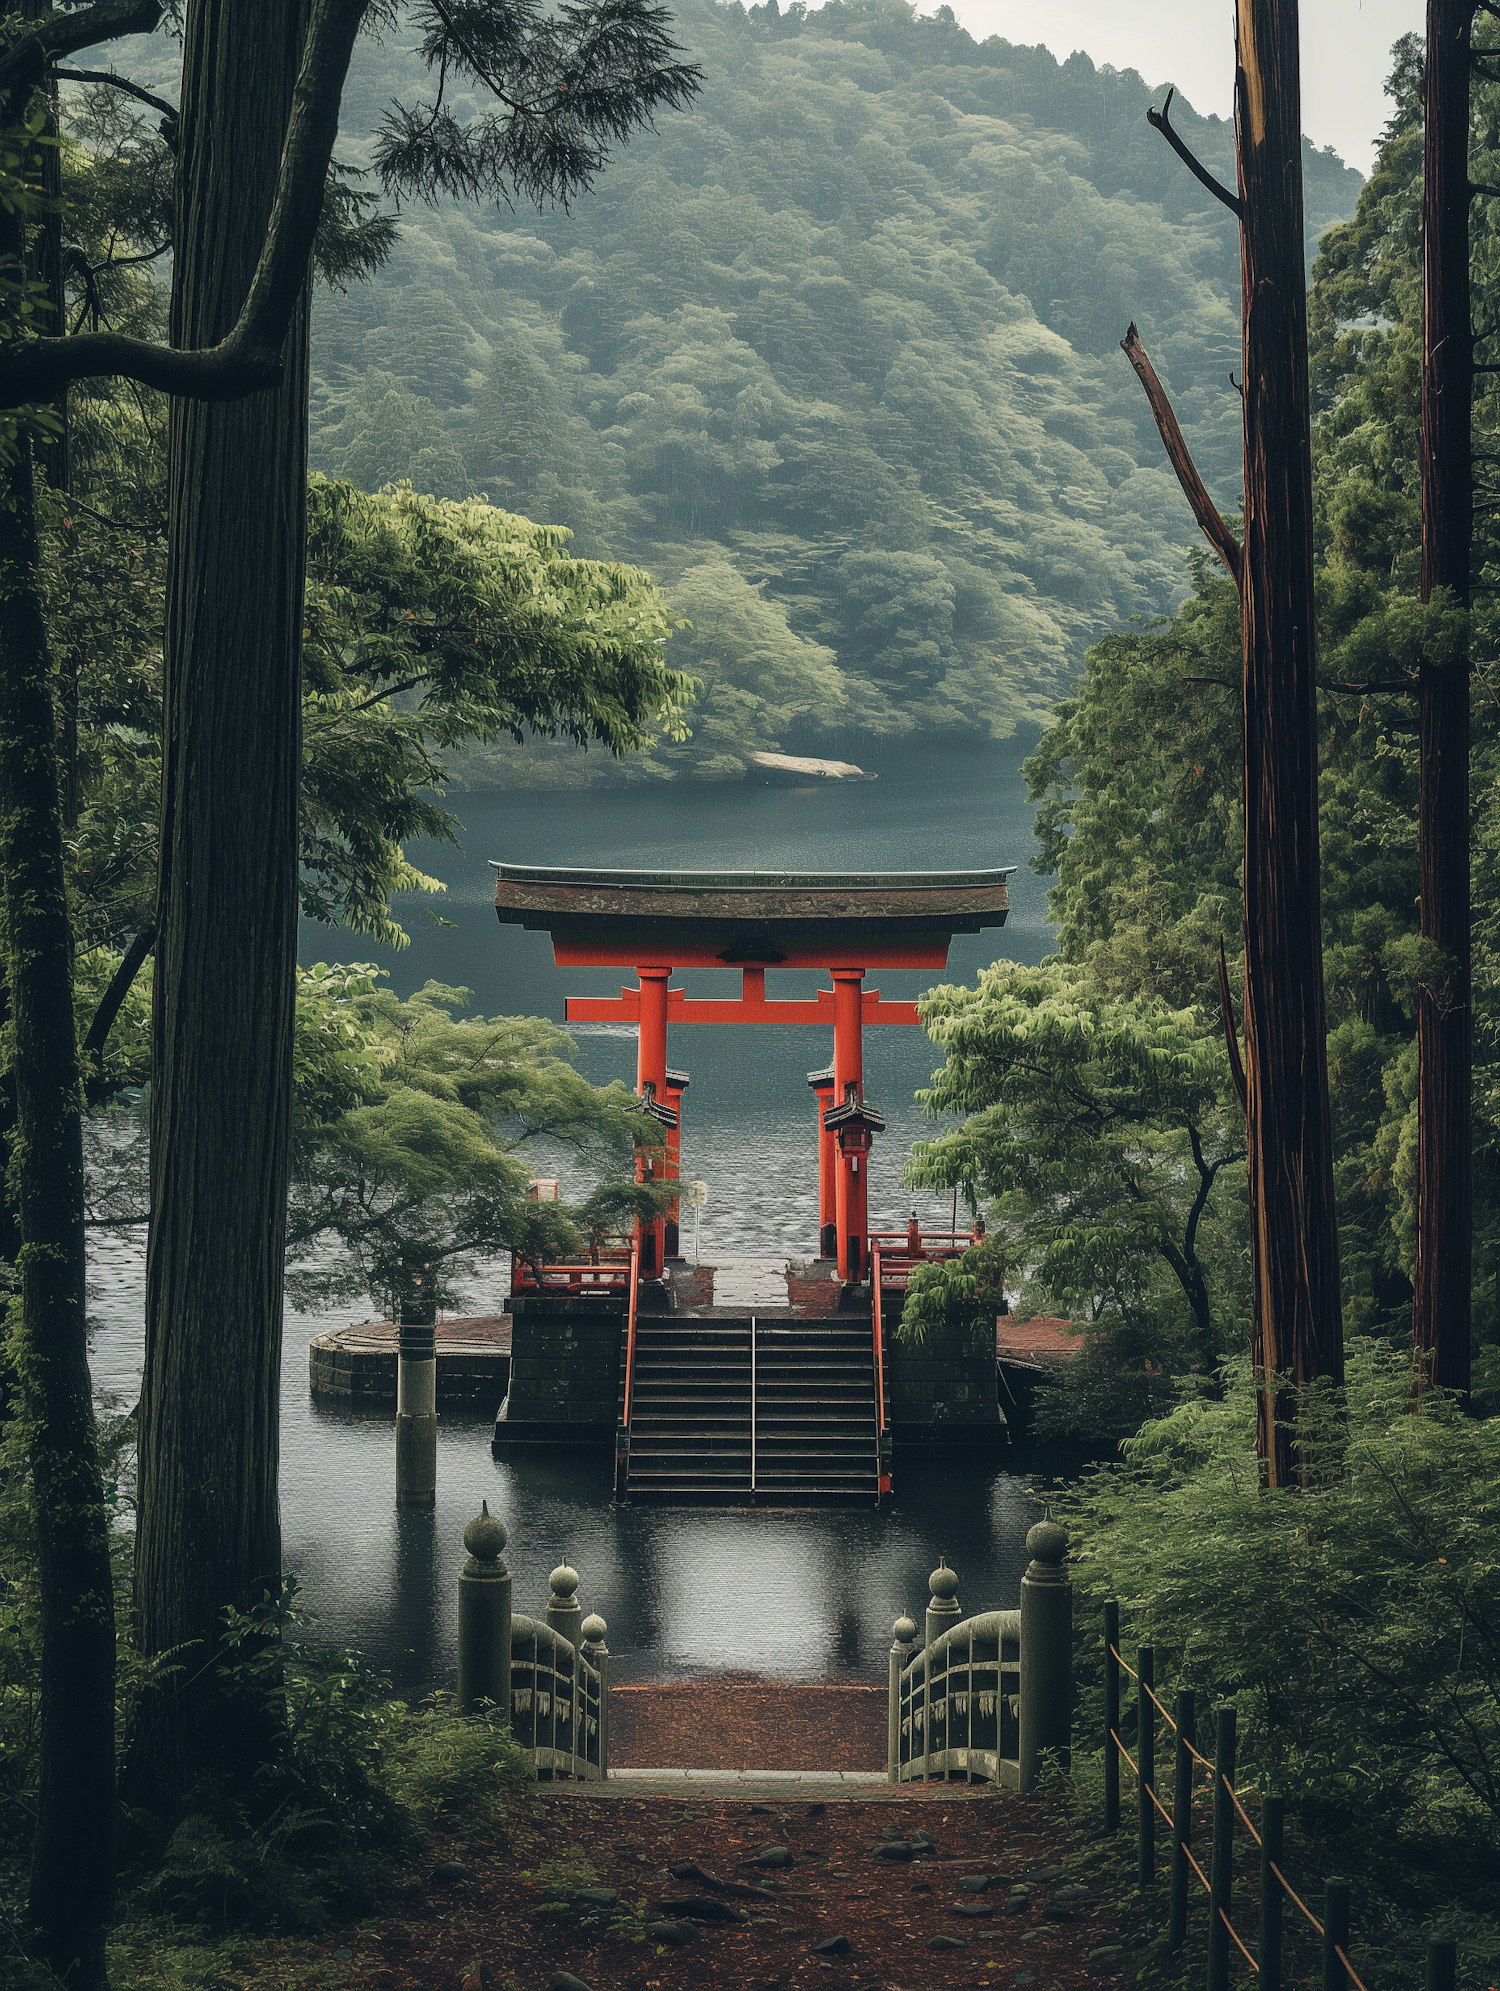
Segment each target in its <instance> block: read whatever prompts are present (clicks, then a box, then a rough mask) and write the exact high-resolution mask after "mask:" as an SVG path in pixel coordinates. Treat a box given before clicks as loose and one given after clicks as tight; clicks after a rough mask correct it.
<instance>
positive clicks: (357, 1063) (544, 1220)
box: [287, 963, 657, 1305]
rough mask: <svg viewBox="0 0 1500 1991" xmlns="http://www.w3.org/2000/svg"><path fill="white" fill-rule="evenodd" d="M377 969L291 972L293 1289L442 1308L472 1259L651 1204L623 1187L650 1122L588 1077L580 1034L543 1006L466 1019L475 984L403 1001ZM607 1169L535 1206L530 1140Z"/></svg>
mask: <svg viewBox="0 0 1500 1991" xmlns="http://www.w3.org/2000/svg"><path fill="white" fill-rule="evenodd" d="M375 974H376V971H375V970H373V969H368V968H358V967H356V968H352V969H350V968H329V967H326V966H325V965H323V964H322V963H319V964H318V965H317V966H316V967H314V968H312V969H307V970H303V971H301V973H300V974H299V994H298V1006H297V1009H298V1018H297V1039H296V1042H297V1062H296V1080H297V1094H296V1112H295V1123H294V1136H293V1170H294V1184H293V1190H292V1198H291V1206H290V1211H289V1215H288V1225H287V1255H288V1262H289V1265H290V1266H291V1268H292V1270H291V1272H290V1274H289V1277H288V1287H289V1290H290V1291H291V1293H292V1294H293V1296H294V1297H295V1299H296V1300H297V1301H298V1302H299V1303H301V1304H312V1303H314V1302H318V1301H321V1302H327V1301H329V1300H332V1299H335V1298H340V1297H345V1296H349V1295H353V1294H362V1295H368V1296H369V1297H370V1298H373V1299H375V1300H376V1301H377V1302H378V1303H380V1304H382V1305H385V1304H389V1305H399V1304H400V1302H401V1300H402V1299H403V1298H404V1297H407V1296H408V1295H409V1294H411V1293H412V1292H413V1291H414V1290H415V1287H414V1285H413V1281H414V1278H415V1276H416V1275H417V1274H418V1273H420V1274H421V1279H422V1292H423V1294H424V1297H426V1298H427V1299H429V1300H431V1299H435V1300H436V1301H437V1303H438V1304H439V1305H448V1304H450V1303H451V1301H452V1297H453V1287H454V1282H455V1281H456V1280H457V1279H459V1278H461V1277H462V1276H463V1275H464V1274H465V1273H466V1272H467V1271H469V1270H470V1268H471V1264H472V1260H473V1257H474V1255H475V1254H481V1253H482V1254H493V1253H495V1252H499V1251H502V1250H505V1249H507V1248H508V1249H511V1250H514V1251H516V1252H518V1253H520V1254H521V1255H522V1256H523V1257H525V1258H527V1259H530V1260H535V1259H539V1258H548V1257H555V1256H557V1255H558V1254H559V1253H560V1252H561V1251H563V1250H565V1249H569V1248H575V1247H577V1246H578V1245H579V1244H580V1243H581V1242H582V1241H583V1239H584V1238H585V1237H586V1236H588V1235H589V1234H590V1233H591V1232H593V1233H597V1232H599V1231H600V1230H603V1229H617V1228H619V1227H621V1225H622V1223H623V1222H624V1221H627V1220H628V1218H629V1217H630V1216H633V1215H635V1214H637V1211H638V1207H641V1208H642V1213H653V1212H654V1201H655V1192H653V1191H652V1190H651V1189H649V1188H642V1187H640V1186H638V1185H636V1184H634V1183H632V1182H628V1181H626V1180H625V1179H624V1178H625V1177H627V1176H628V1175H629V1174H630V1173H631V1172H632V1170H633V1162H634V1155H635V1152H636V1146H637V1143H638V1142H639V1143H640V1144H642V1145H654V1144H655V1141H656V1138H657V1137H656V1136H655V1135H654V1133H653V1131H652V1130H653V1128H654V1123H653V1122H649V1121H647V1120H646V1118H645V1116H644V1115H643V1114H642V1113H641V1111H640V1102H639V1101H638V1100H637V1099H636V1097H635V1095H634V1094H633V1093H632V1092H629V1091H628V1090H627V1089H626V1088H625V1087H624V1086H623V1085H621V1084H619V1083H615V1084H612V1085H609V1086H605V1087H602V1088H596V1087H594V1086H591V1085H590V1084H589V1083H588V1082H587V1080H585V1079H584V1078H582V1077H581V1076H580V1075H579V1073H578V1072H577V1071H576V1070H575V1069H574V1067H573V1065H572V1062H571V1059H572V1056H573V1050H574V1047H573V1044H572V1041H571V1040H570V1039H569V1038H568V1037H566V1036H565V1035H564V1034H563V1033H562V1032H561V1031H560V1030H558V1029H557V1028H556V1027H555V1026H554V1025H552V1024H550V1023H547V1022H544V1021H543V1020H542V1019H541V1018H539V1017H494V1018H488V1019H487V1018H485V1017H459V1016H456V1015H455V1014H454V1012H455V1011H456V1010H459V1009H462V1008H465V1007H467V1006H468V1005H469V1003H471V1002H472V1000H473V998H472V996H471V994H470V992H469V991H468V990H467V989H449V988H444V987H442V986H441V985H439V984H438V983H436V982H428V983H427V984H426V986H425V987H424V988H422V989H421V990H419V991H418V993H417V994H416V995H415V996H413V997H412V998H411V999H410V1000H409V1001H406V1002H401V1001H398V1000H397V998H396V997H395V996H394V995H392V994H391V993H390V992H389V991H388V990H384V989H381V988H379V987H378V986H377V985H376V980H375ZM534 1143H547V1144H549V1146H550V1149H551V1151H552V1152H554V1153H555V1152H556V1150H557V1148H558V1147H559V1146H560V1147H561V1148H562V1149H564V1150H565V1151H568V1152H570V1153H571V1156H572V1157H573V1160H574V1164H575V1165H576V1166H579V1167H581V1168H582V1169H583V1170H585V1171H586V1172H588V1173H589V1174H591V1175H593V1176H595V1177H601V1176H602V1177H603V1178H604V1179H603V1180H602V1181H601V1182H599V1184H598V1186H597V1187H596V1188H595V1189H594V1191H593V1193H592V1194H591V1195H590V1196H589V1197H588V1198H587V1199H586V1200H585V1201H583V1202H582V1203H581V1204H580V1205H579V1206H577V1207H573V1206H570V1205H566V1204H559V1203H536V1202H531V1201H528V1200H527V1197H526V1185H527V1182H528V1181H529V1179H530V1177H531V1175H532V1173H533V1170H532V1167H531V1166H530V1165H529V1163H528V1162H527V1161H526V1160H525V1159H524V1158H523V1157H524V1150H525V1149H526V1147H527V1146H528V1145H530V1144H534Z"/></svg>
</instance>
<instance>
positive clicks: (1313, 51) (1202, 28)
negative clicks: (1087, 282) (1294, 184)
mask: <svg viewBox="0 0 1500 1991" xmlns="http://www.w3.org/2000/svg"><path fill="white" fill-rule="evenodd" d="M952 6H953V11H954V13H955V14H957V16H958V18H959V19H960V20H961V21H962V22H963V24H964V26H965V27H966V28H967V29H968V30H969V33H970V34H971V35H973V36H974V38H975V40H976V41H983V40H984V38H985V37H986V36H987V35H1003V36H1004V37H1005V39H1006V40H1007V41H1013V42H1042V43H1044V44H1045V45H1046V46H1047V47H1048V48H1050V49H1051V50H1052V52H1053V54H1054V55H1056V56H1058V57H1059V58H1062V57H1065V56H1068V55H1071V54H1072V52H1073V50H1074V49H1075V48H1081V49H1084V50H1086V51H1087V52H1088V54H1089V55H1091V56H1092V57H1093V59H1094V61H1095V62H1097V63H1101V64H1102V63H1106V62H1109V63H1113V64H1114V66H1115V68H1116V69H1138V70H1139V71H1140V72H1141V74H1142V76H1144V77H1145V79H1146V81H1147V82H1148V83H1152V84H1156V83H1166V82H1172V83H1175V84H1176V85H1177V86H1178V88H1179V89H1180V90H1181V91H1182V92H1183V93H1184V95H1185V96H1187V97H1188V98H1189V100H1190V101H1191V103H1192V105H1193V108H1194V109H1195V110H1198V111H1202V112H1205V113H1208V112H1213V111H1217V112H1218V113H1219V115H1220V116H1221V117H1229V116H1230V115H1231V114H1232V112H1233V108H1234V106H1233V90H1234V7H1233V0H1136V4H1135V5H1133V6H1124V5H1122V4H1121V0H952ZM920 11H921V12H923V13H924V14H925V13H929V12H931V11H933V8H932V6H930V5H929V4H927V0H921V8H920ZM1424 15H1425V9H1424V6H1423V0H1302V128H1303V130H1304V131H1305V132H1306V133H1307V135H1308V136H1309V137H1310V138H1311V139H1312V141H1313V143H1314V144H1315V145H1331V146H1332V147H1333V148H1334V150H1335V151H1336V152H1337V153H1339V154H1340V155H1341V156H1342V157H1343V158H1344V159H1345V160H1346V161H1347V163H1348V164H1349V165H1351V166H1357V167H1358V168H1359V170H1360V171H1361V172H1362V173H1368V172H1369V170H1370V163H1371V159H1372V156H1373V153H1374V146H1375V140H1376V138H1377V137H1378V136H1379V133H1380V128H1381V126H1382V125H1383V124H1384V123H1385V120H1386V117H1387V115H1388V112H1389V104H1390V100H1389V99H1388V98H1387V96H1386V94H1385V87H1384V86H1385V78H1386V75H1387V72H1388V71H1389V68H1390V61H1389V54H1390V46H1391V43H1392V42H1393V41H1394V40H1395V39H1396V37H1397V36H1398V35H1402V34H1406V33H1408V32H1409V31H1410V30H1412V29H1417V30H1419V31H1420V29H1421V28H1422V26H1423V21H1424Z"/></svg>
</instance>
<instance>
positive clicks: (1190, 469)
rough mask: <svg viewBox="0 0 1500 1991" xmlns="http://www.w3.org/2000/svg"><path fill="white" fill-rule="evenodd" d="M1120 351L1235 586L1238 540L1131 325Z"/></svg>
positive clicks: (1197, 515) (1186, 494) (1185, 491)
mask: <svg viewBox="0 0 1500 1991" xmlns="http://www.w3.org/2000/svg"><path fill="white" fill-rule="evenodd" d="M1120 351H1121V352H1122V353H1124V355H1125V357H1126V359H1128V360H1129V361H1130V364H1131V365H1132V366H1133V367H1134V368H1135V371H1136V376H1137V378H1138V379H1139V381H1140V383H1141V385H1142V387H1144V388H1145V390H1146V399H1147V400H1148V401H1149V402H1150V404H1151V413H1152V415H1153V416H1154V417H1155V419H1156V427H1157V432H1158V433H1159V435H1160V436H1161V439H1162V442H1163V444H1164V445H1165V447H1166V452H1167V460H1168V462H1169V463H1170V464H1171V466H1172V468H1173V470H1175V471H1176V473H1177V481H1178V483H1179V484H1180V485H1181V486H1182V495H1183V496H1184V497H1185V498H1186V499H1187V501H1188V503H1189V505H1190V506H1191V507H1192V511H1193V517H1194V518H1195V519H1197V521H1198V524H1199V526H1200V528H1201V529H1202V531H1203V533H1204V535H1205V537H1206V538H1207V539H1208V542H1209V544H1210V545H1211V546H1212V547H1213V549H1214V551H1215V553H1217V554H1218V556H1219V558H1220V559H1221V560H1222V561H1223V562H1224V565H1225V566H1226V567H1227V568H1228V569H1229V572H1230V576H1231V577H1232V579H1233V581H1234V584H1235V586H1236V587H1238V586H1239V584H1240V543H1239V541H1238V540H1237V539H1236V538H1235V536H1234V534H1233V533H1232V532H1231V531H1230V530H1229V527H1228V526H1227V525H1226V524H1225V523H1224V521H1223V519H1222V518H1221V517H1220V516H1219V509H1218V507H1217V505H1215V503H1214V501H1213V499H1212V498H1211V497H1210V496H1209V495H1208V490H1207V487H1206V486H1205V484H1204V482H1203V479H1202V478H1201V477H1200V476H1199V475H1198V466H1197V465H1196V464H1195V463H1194V462H1193V459H1192V457H1191V455H1190V454H1189V452H1188V446H1187V444H1186V442H1184V440H1183V436H1182V430H1181V429H1180V428H1179V427H1178V423H1177V417H1176V415H1175V414H1174V413H1173V412H1172V404H1171V402H1170V401H1169V400H1168V399H1167V390H1166V389H1165V388H1164V387H1163V386H1162V384H1161V382H1160V380H1158V379H1157V377H1156V368H1155V367H1154V366H1153V365H1152V364H1151V362H1150V360H1149V359H1148V358H1147V357H1146V348H1145V347H1144V346H1143V345H1142V344H1141V335H1140V333H1139V332H1137V330H1136V329H1135V326H1134V324H1132V325H1131V327H1130V330H1129V331H1128V332H1127V333H1126V334H1125V336H1124V338H1123V339H1121V341H1120Z"/></svg>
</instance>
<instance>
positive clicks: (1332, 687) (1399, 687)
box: [1318, 678, 1417, 698]
mask: <svg viewBox="0 0 1500 1991" xmlns="http://www.w3.org/2000/svg"><path fill="white" fill-rule="evenodd" d="M1318 689H1319V690H1320V691H1342V692H1346V693H1347V694H1348V695H1349V696H1350V697H1351V698H1363V697H1365V696H1366V695H1367V694H1368V693H1371V692H1377V691H1380V692H1386V691H1399V692H1403V693H1410V694H1412V695H1415V693H1416V689H1417V685H1416V680H1415V679H1414V678H1378V679H1376V680H1374V681H1373V682H1372V683H1370V684H1345V683H1344V682H1343V681H1342V680H1340V679H1338V678H1334V679H1331V680H1330V681H1329V682H1328V683H1326V684H1322V685H1320V686H1319V687H1318Z"/></svg>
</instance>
